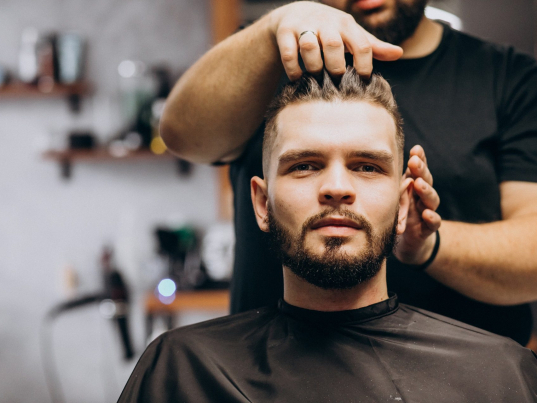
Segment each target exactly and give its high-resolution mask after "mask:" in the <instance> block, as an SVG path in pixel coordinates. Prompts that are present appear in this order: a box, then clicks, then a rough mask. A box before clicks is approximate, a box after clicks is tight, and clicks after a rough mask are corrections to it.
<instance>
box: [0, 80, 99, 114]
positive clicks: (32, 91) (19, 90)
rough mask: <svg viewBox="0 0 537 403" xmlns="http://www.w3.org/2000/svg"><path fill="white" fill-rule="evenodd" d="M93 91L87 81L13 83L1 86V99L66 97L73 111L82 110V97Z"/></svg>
mask: <svg viewBox="0 0 537 403" xmlns="http://www.w3.org/2000/svg"><path fill="white" fill-rule="evenodd" d="M90 92H91V86H90V84H88V83H86V82H80V83H74V84H58V83H54V84H53V85H51V86H44V85H41V86H39V85H31V84H23V83H13V84H7V85H3V86H0V99H7V98H11V99H13V98H56V97H65V98H67V101H68V102H69V107H70V108H71V110H72V111H74V112H78V111H79V110H80V99H81V97H82V96H84V95H88V94H90Z"/></svg>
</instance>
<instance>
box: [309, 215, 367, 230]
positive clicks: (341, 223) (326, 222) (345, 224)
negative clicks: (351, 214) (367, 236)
mask: <svg viewBox="0 0 537 403" xmlns="http://www.w3.org/2000/svg"><path fill="white" fill-rule="evenodd" d="M325 227H342V228H353V229H358V230H360V229H362V228H363V227H362V225H361V224H359V223H357V222H356V221H353V220H351V219H349V218H346V217H325V218H322V219H320V220H318V221H315V222H314V223H313V224H312V226H311V229H313V230H316V229H319V228H325Z"/></svg>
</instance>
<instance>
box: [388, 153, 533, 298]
mask: <svg viewBox="0 0 537 403" xmlns="http://www.w3.org/2000/svg"><path fill="white" fill-rule="evenodd" d="M411 155H412V157H411V158H410V160H409V168H408V171H407V175H410V176H412V177H413V178H414V181H415V182H414V192H415V198H414V204H413V208H414V210H413V211H411V212H410V214H409V221H411V224H410V226H409V227H408V229H409V231H408V232H405V234H404V235H403V237H401V239H400V246H401V247H402V248H399V247H398V250H397V251H396V256H397V258H398V259H399V260H401V261H402V262H404V263H408V264H421V263H423V262H424V261H426V260H427V258H428V257H429V256H430V254H431V253H432V250H433V248H434V244H435V241H436V235H435V231H436V229H437V228H439V233H440V239H441V242H440V248H439V250H438V254H437V255H436V257H435V259H434V260H433V262H432V263H431V265H430V266H429V267H428V268H427V269H426V271H427V273H428V274H429V275H430V276H431V277H433V278H435V279H436V280H438V281H439V282H441V283H442V284H444V285H446V286H448V287H450V288H452V289H454V290H456V291H458V292H460V293H461V294H464V295H466V296H468V297H470V298H474V299H476V300H478V301H482V302H486V303H490V304H495V305H515V304H521V303H526V302H530V301H535V300H537V183H531V182H515V181H509V182H503V183H501V184H500V192H501V209H502V217H503V219H502V220H501V221H497V222H493V223H487V224H467V223H462V222H454V221H442V223H441V226H440V217H439V216H438V214H436V213H435V212H434V210H436V208H437V207H438V203H439V199H438V195H437V194H436V192H435V191H434V188H433V187H432V186H431V185H432V176H431V174H430V172H429V170H428V168H427V163H426V161H427V160H426V158H425V153H423V149H421V147H419V146H418V147H414V148H413V150H412V152H411ZM418 193H419V194H418ZM412 223H413V224H412ZM405 237H406V238H405Z"/></svg>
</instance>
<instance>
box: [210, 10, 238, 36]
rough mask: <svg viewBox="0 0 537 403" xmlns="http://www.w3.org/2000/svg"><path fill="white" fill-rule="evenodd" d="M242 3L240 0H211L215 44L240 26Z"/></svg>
mask: <svg viewBox="0 0 537 403" xmlns="http://www.w3.org/2000/svg"><path fill="white" fill-rule="evenodd" d="M240 5H241V2H240V0H211V11H212V16H211V17H212V21H211V22H212V31H213V43H214V44H217V43H218V42H220V41H222V40H224V39H226V38H227V37H228V36H229V35H231V34H232V33H234V32H235V31H236V30H237V29H238V28H239V24H240V20H241V15H240Z"/></svg>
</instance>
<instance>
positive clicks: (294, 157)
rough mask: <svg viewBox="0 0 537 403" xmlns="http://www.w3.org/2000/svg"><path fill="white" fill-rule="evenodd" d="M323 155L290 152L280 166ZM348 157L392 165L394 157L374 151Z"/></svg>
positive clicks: (279, 162)
mask: <svg viewBox="0 0 537 403" xmlns="http://www.w3.org/2000/svg"><path fill="white" fill-rule="evenodd" d="M322 156H323V153H321V152H319V151H314V150H290V151H287V152H285V153H283V154H282V155H281V156H280V157H279V158H278V165H280V166H281V165H287V164H290V163H292V162H294V161H298V160H301V159H305V158H321V157H322ZM346 157H347V158H348V159H350V158H364V159H368V160H371V161H378V162H382V163H385V164H391V163H392V162H393V155H392V154H391V153H389V152H387V151H374V150H357V151H350V152H348V153H347V155H346Z"/></svg>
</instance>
